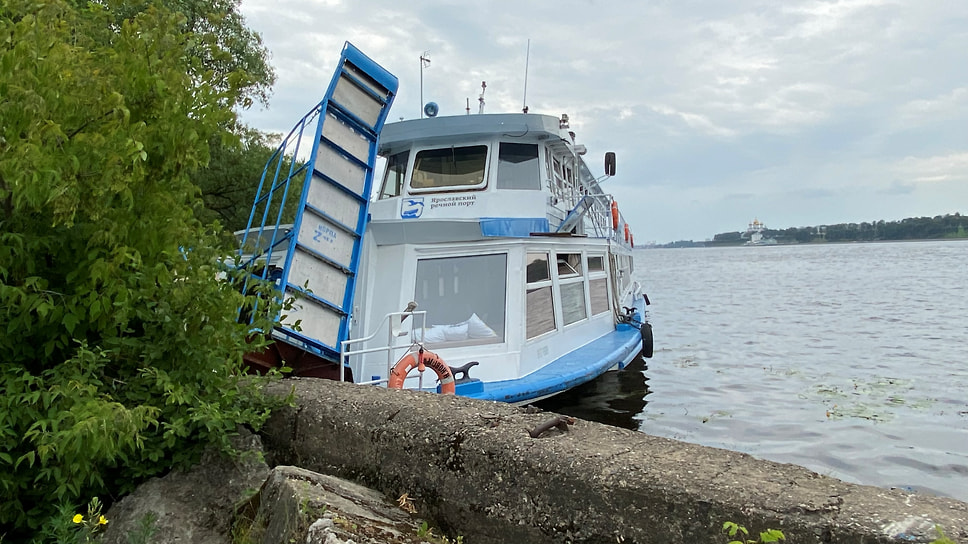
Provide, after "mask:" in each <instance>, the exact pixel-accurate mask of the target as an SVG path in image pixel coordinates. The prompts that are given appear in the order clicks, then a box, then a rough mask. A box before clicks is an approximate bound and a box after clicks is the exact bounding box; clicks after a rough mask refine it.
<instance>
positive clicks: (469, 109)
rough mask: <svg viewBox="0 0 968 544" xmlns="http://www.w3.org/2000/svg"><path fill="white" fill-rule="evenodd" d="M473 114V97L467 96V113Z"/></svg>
mask: <svg viewBox="0 0 968 544" xmlns="http://www.w3.org/2000/svg"><path fill="white" fill-rule="evenodd" d="M470 114H471V97H469V96H468V97H467V115H470Z"/></svg>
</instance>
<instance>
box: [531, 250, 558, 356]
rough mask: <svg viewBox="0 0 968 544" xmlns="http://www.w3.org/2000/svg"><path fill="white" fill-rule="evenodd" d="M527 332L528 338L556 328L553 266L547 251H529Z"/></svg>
mask: <svg viewBox="0 0 968 544" xmlns="http://www.w3.org/2000/svg"><path fill="white" fill-rule="evenodd" d="M526 270H527V279H528V286H527V293H526V295H525V296H526V300H525V303H526V308H525V314H526V320H527V323H526V326H525V329H526V334H527V337H528V339H531V338H535V337H537V336H541V335H542V334H545V333H547V332H551V331H553V330H555V328H556V327H555V302H554V296H553V294H552V291H551V268H550V267H549V266H548V254H547V253H528V262H527V267H526Z"/></svg>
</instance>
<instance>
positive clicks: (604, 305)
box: [588, 278, 608, 315]
mask: <svg viewBox="0 0 968 544" xmlns="http://www.w3.org/2000/svg"><path fill="white" fill-rule="evenodd" d="M588 295H589V298H590V299H591V302H592V315H599V314H603V313H605V312H607V311H608V279H606V278H595V279H590V280H588Z"/></svg>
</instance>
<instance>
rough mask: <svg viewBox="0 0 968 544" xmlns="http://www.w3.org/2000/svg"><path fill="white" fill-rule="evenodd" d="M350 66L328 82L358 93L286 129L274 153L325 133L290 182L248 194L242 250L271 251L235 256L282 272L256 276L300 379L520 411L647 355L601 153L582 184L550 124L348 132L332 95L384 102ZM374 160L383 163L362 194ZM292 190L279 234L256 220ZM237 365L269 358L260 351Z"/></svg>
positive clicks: (354, 128) (639, 300)
mask: <svg viewBox="0 0 968 544" xmlns="http://www.w3.org/2000/svg"><path fill="white" fill-rule="evenodd" d="M351 47H352V46H350V45H349V44H347V48H351ZM346 51H350V55H351V57H352V55H353V54H356V53H355V52H354V50H352V49H345V50H344V57H345V55H346ZM347 62H349V63H350V65H351V67H352V68H351V69H349V70H348V71H347V70H346V69H345V68H344V69H343V70H342V71H341V70H338V71H337V75H336V77H334V81H336V80H339V79H340V78H341V77H343V78H345V79H344V81H345V80H348V81H349V84H350V85H351V86H352V88H353V90H354V91H356V92H358V93H359V94H361V95H362V97H360V96H357V97H355V98H354V100H352V101H350V100H346V99H343V100H342V101H341V100H340V99H339V98H333V97H332V96H331V95H332V93H328V95H327V99H324V101H323V102H322V103H321V105H320V106H318V107H317V110H318V111H317V113H316V115H315V116H312V115H311V116H307V118H304V120H303V121H302V122H301V125H297V129H298V130H295V129H294V132H293V134H297V133H298V135H299V137H297V138H294V137H293V134H291V135H290V138H288V139H287V142H286V143H284V147H285V146H287V144H288V145H292V146H293V147H295V148H296V149H299V147H300V142H301V141H302V137H303V134H305V133H308V131H307V130H305V129H300V128H299V127H300V126H305V125H306V121H307V119H309V118H310V117H312V118H313V119H319V123H320V125H323V126H321V127H319V128H317V130H316V131H315V132H316V135H315V136H314V137H315V138H316V139H317V141H316V142H313V143H312V149H313V150H314V151H313V153H312V155H313V156H311V157H310V158H309V160H308V161H305V163H303V164H302V165H301V166H297V161H294V160H290V161H288V163H286V161H285V160H284V157H285V156H286V151H285V148H284V147H281V148H280V152H279V154H278V158H277V161H278V162H279V163H280V164H281V163H286V164H287V166H288V168H289V170H290V172H291V173H290V175H289V176H288V178H287V179H286V181H285V182H283V181H280V180H279V178H278V177H276V178H273V179H272V182H271V184H270V185H269V186H268V187H269V188H268V189H265V190H260V195H259V196H257V199H256V206H255V207H254V209H253V214H252V216H253V218H256V217H257V216H258V215H259V213H261V215H262V216H263V217H264V218H268V220H267V219H263V222H262V224H261V225H260V224H258V223H257V222H253V221H250V227H249V229H247V230H246V231H243V232H242V233H241V237H242V238H248V237H250V236H252V237H255V236H260V238H257V239H258V240H260V241H261V240H262V236H263V235H264V233H265V232H269V231H271V232H272V234H271V235H270V236H269V240H268V242H266V243H260V244H257V245H259V246H266V247H268V248H270V249H269V251H267V252H262V255H261V256H260V255H259V252H255V253H252V254H247V255H248V256H249V258H248V262H249V263H250V265H251V264H252V263H256V262H260V261H261V262H276V263H281V262H284V263H285V264H284V265H283V266H282V267H281V269H280V267H278V266H276V267H275V270H274V271H271V272H269V271H268V270H269V269H270V268H273V267H271V266H266V267H262V269H260V270H261V271H262V273H263V277H267V278H272V279H274V280H275V281H276V283H277V286H278V287H279V290H280V293H285V294H288V295H292V296H295V297H297V300H296V303H295V308H294V311H292V312H289V314H288V316H287V318H286V320H284V321H283V322H282V323H280V326H279V327H278V328H277V330H276V331H274V333H273V335H274V336H275V337H276V339H277V342H276V344H279V343H280V342H282V343H284V344H286V345H287V346H285V347H283V348H282V349H283V350H284V351H285V353H282V352H281V351H280V353H278V354H277V359H278V358H284V359H286V362H287V364H289V366H291V367H294V368H295V369H296V372H297V374H299V373H302V374H305V375H319V376H323V375H326V376H328V377H335V378H338V379H344V380H348V381H354V382H357V383H365V384H373V385H388V386H390V387H407V388H417V389H435V388H436V389H442V390H444V391H453V392H456V393H457V394H459V395H465V396H470V397H477V398H487V399H492V400H500V401H506V402H528V401H533V400H535V399H538V398H543V397H547V396H550V395H553V394H556V393H559V392H561V391H564V390H566V389H569V388H571V387H574V386H575V385H579V384H581V383H584V382H587V381H589V380H591V379H594V378H595V377H597V376H598V375H600V374H602V373H603V372H605V371H607V370H610V369H613V368H622V367H624V366H625V365H626V364H628V363H629V362H630V361H631V360H632V359H633V358H634V357H635V356H636V355H638V354H639V353H640V352H641V351H643V349H644V351H645V353H646V355H648V356H651V349H652V348H651V342H652V337H651V328H650V327H649V325H648V323H647V322H646V321H645V319H644V316H645V309H644V306H645V304H646V303H647V300H648V299H647V298H646V297H645V296H644V294H643V293H642V291H641V287H640V285H639V284H638V283H637V282H636V281H634V280H633V278H632V275H633V259H632V247H633V240H632V235H631V231H630V229H629V227H628V225H627V224H626V223H625V221H624V218H623V216H622V214H621V213H620V211H619V209H618V206H617V204H616V201H615V199H614V198H613V197H612V196H611V195H609V194H607V193H605V192H604V191H603V189H602V186H601V182H602V180H604V179H605V178H606V177H607V176H609V175H612V174H614V169H615V157H614V154H607V155H606V156H605V171H606V176H602V177H596V176H594V175H593V174H592V172H591V170H590V169H589V167H588V166H587V165H586V163H585V161H584V156H585V154H586V150H585V148H584V147H583V146H581V145H579V144H576V142H575V134H574V133H573V132H570V131H569V125H568V118H567V116H564V115H563V116H561V117H555V116H548V115H536V114H528V113H520V114H479V115H461V116H453V117H428V118H421V119H413V120H408V121H401V122H398V123H391V124H386V125H385V126H383V127H382V129H381V127H379V126H377V125H379V124H380V122H379V121H380V118H376V121H377V122H376V123H370V124H369V125H366V124H363V125H364V126H360V125H361V123H360V116H359V115H356V114H355V113H354V112H353V111H348V109H349V108H348V107H347V102H352V104H351V105H352V106H358V105H359V104H360V103H361V102H363V103H366V100H363V99H364V98H365V99H367V100H369V101H370V102H372V104H369V105H370V106H372V107H374V108H375V107H376V106H379V107H380V108H383V109H382V110H381V113H380V115H382V117H383V118H385V115H386V111H385V110H386V109H387V108H389V102H390V101H391V100H392V94H393V92H392V91H391V90H390V89H389V87H390V86H391V84H386V85H379V84H378V85H374V84H373V83H374V82H379V81H381V79H380V77H373V76H370V75H366V74H363V75H362V76H361V74H360V70H359V69H358V66H357V65H356V64H354V63H353V62H352V61H347ZM371 62H372V61H371ZM357 63H359V61H357ZM347 74H349V76H347ZM358 79H360V80H362V81H358ZM384 80H386V78H384ZM394 83H395V80H394ZM339 85H340V84H339V83H334V84H332V85H331V90H332V89H333V88H338V86H339ZM374 87H376V89H375V91H374ZM334 103H335V105H334ZM372 118H373V116H372V115H371V119H372ZM325 124H331V125H336V126H335V127H333V128H327V126H325ZM344 133H349V134H344ZM310 137H313V136H310ZM364 143H366V144H368V145H367V146H364V145H363V144H364ZM349 147H355V148H356V151H355V152H351V151H348V148H349ZM375 154H376V155H379V156H381V157H383V159H384V161H385V167H384V169H383V178H382V180H380V182H379V183H377V184H376V187H375V188H376V190H375V191H373V190H371V189H370V188H371V187H372V186H373V181H374V180H373V171H374V165H375V162H374V159H375V156H374V155H375ZM364 155H368V157H366V160H364ZM273 169H275V170H276V171H280V170H285V169H284V168H280V167H279V166H278V165H276V166H275V167H273V164H272V163H271V162H270V165H269V166H267V170H266V171H267V173H268V172H270V171H271V170H273ZM291 182H295V183H302V184H304V186H303V188H302V197H301V201H300V206H299V210H298V211H297V213H296V221H295V223H294V224H293V225H292V226H291V227H288V228H287V227H286V226H283V225H279V223H278V219H277V220H276V223H275V224H273V223H272V222H271V219H272V217H271V216H272V215H277V216H278V217H280V218H281V214H270V213H268V210H269V209H270V208H271V204H270V202H271V200H272V195H273V194H274V193H275V194H278V195H285V194H287V193H289V189H288V187H289V185H290V183H291ZM371 194H372V198H369V199H368V198H367V197H368V196H370V195H371ZM257 210H265V211H262V212H259V213H257ZM272 248H277V249H276V250H275V251H276V255H275V256H273V255H272V251H273V250H272ZM279 253H283V254H284V255H285V256H284V257H282V258H280V257H279V256H278V254H279ZM273 259H275V260H274V261H273ZM297 320H298V321H299V322H300V326H299V327H297V326H295V325H296V323H297ZM293 349H297V350H300V351H301V352H305V355H302V354H300V353H297V352H293V351H292V350H293ZM248 360H249V362H250V364H251V365H252V366H253V367H255V368H260V367H264V366H272V365H273V364H280V361H278V360H276V361H273V359H272V357H271V356H270V355H269V354H255V355H254V356H253V357H250V358H248ZM294 360H296V364H294ZM300 361H302V362H304V364H302V365H300V364H299V362H300ZM444 362H445V363H444ZM412 367H415V368H416V371H414V372H410V373H409V375H408V373H407V371H408V370H410V369H411V368H412ZM427 368H430V369H431V370H432V371H433V372H431V373H427V372H425V370H426V369H427ZM455 375H456V377H455ZM437 382H439V385H438V384H437Z"/></svg>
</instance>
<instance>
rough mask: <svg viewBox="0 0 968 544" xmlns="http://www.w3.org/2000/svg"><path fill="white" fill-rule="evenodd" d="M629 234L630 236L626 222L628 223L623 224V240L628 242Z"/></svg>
mask: <svg viewBox="0 0 968 544" xmlns="http://www.w3.org/2000/svg"><path fill="white" fill-rule="evenodd" d="M629 236H631V235H630V234H629V224H628V223H626V224H625V241H626V242H628V241H629Z"/></svg>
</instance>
